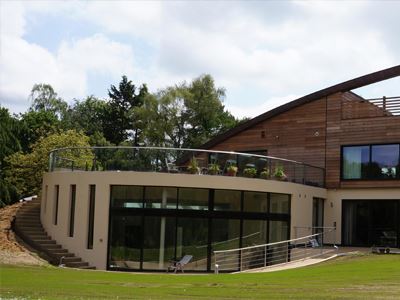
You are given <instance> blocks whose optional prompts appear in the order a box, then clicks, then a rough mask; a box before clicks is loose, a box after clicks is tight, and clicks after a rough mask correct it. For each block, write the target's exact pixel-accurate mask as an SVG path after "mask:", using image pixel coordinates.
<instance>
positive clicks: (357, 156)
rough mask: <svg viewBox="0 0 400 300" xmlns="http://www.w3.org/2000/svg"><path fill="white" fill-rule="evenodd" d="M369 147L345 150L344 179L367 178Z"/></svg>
mask: <svg viewBox="0 0 400 300" xmlns="http://www.w3.org/2000/svg"><path fill="white" fill-rule="evenodd" d="M368 164H369V146H357V147H344V148H343V179H360V178H366V177H367V169H368Z"/></svg>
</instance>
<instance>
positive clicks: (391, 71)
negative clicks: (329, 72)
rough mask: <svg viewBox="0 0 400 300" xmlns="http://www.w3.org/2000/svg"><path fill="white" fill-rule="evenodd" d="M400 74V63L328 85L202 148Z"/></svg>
mask: <svg viewBox="0 0 400 300" xmlns="http://www.w3.org/2000/svg"><path fill="white" fill-rule="evenodd" d="M397 76H400V65H398V66H394V67H391V68H388V69H384V70H381V71H377V72H374V73H370V74H367V75H364V76H361V77H357V78H354V79H351V80H348V81H344V82H342V83H339V84H336V85H333V86H330V87H327V88H325V89H322V90H319V91H317V92H314V93H311V94H308V95H306V96H303V97H301V98H298V99H296V100H293V101H291V102H288V103H286V104H283V105H281V106H279V107H277V108H274V109H272V110H269V111H267V112H265V113H263V114H261V115H259V116H257V117H255V118H253V119H251V120H249V121H246V122H244V123H242V124H240V125H238V126H236V127H234V128H232V129H230V130H228V131H226V132H224V133H222V134H220V135H218V136H216V137H215V138H213V139H212V140H210V141H208V142H207V143H205V144H203V145H202V146H201V147H200V148H202V149H207V148H210V147H213V146H215V145H217V144H219V143H221V142H222V141H224V140H226V139H228V138H230V137H231V136H234V135H236V134H238V133H239V132H241V131H243V130H246V129H247V128H249V127H251V126H254V125H256V124H258V123H260V122H262V121H265V120H267V119H270V118H272V117H275V116H277V115H279V114H281V113H284V112H286V111H288V110H291V109H293V108H295V107H298V106H300V105H303V104H306V103H309V102H312V101H315V100H318V99H321V98H323V97H326V96H329V95H332V94H335V93H338V92H347V91H350V90H353V89H357V88H360V87H363V86H366V85H369V84H373V83H376V82H379V81H383V80H386V79H390V78H393V77H397Z"/></svg>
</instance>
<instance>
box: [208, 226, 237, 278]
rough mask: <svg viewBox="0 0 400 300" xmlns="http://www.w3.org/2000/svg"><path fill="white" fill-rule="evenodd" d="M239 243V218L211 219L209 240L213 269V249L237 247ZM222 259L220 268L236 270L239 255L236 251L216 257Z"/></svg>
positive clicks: (212, 266)
mask: <svg viewBox="0 0 400 300" xmlns="http://www.w3.org/2000/svg"><path fill="white" fill-rule="evenodd" d="M239 245H240V220H235V219H213V220H212V241H211V253H212V256H211V269H212V270H214V268H215V265H214V261H215V258H214V255H213V253H214V251H216V250H227V249H235V248H239ZM218 260H219V261H223V263H222V266H224V267H222V268H220V270H221V271H222V270H237V269H238V268H239V256H238V253H237V252H232V253H226V254H224V256H223V257H222V256H219V257H218Z"/></svg>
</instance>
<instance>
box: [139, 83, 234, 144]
mask: <svg viewBox="0 0 400 300" xmlns="http://www.w3.org/2000/svg"><path fill="white" fill-rule="evenodd" d="M224 96H225V91H224V89H222V88H216V87H215V85H214V80H213V79H212V77H211V76H210V75H203V76H201V77H199V78H196V79H194V80H193V81H192V82H191V83H190V84H187V83H183V84H181V85H179V86H174V87H168V88H166V89H163V90H161V91H160V92H159V93H158V94H157V95H156V96H155V99H154V98H150V97H147V98H145V103H144V105H143V108H142V109H141V110H137V113H138V114H139V115H140V117H141V118H142V120H143V123H144V124H145V126H144V136H145V137H146V139H145V141H146V142H147V143H148V144H152V145H165V146H172V147H175V148H196V147H198V146H200V145H202V144H203V143H205V142H206V141H208V140H209V139H210V138H212V137H214V136H216V135H218V134H220V133H222V132H224V131H226V130H228V129H230V128H232V127H234V126H236V125H237V124H238V122H239V121H238V120H236V119H235V118H234V117H233V116H232V115H231V114H230V113H229V112H228V111H226V110H225V107H224V105H223V104H222V103H223V98H224Z"/></svg>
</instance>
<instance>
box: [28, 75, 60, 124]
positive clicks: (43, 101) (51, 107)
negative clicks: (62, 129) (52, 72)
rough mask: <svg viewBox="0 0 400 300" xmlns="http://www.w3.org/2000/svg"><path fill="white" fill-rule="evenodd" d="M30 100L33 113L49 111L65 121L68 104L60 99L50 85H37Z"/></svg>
mask: <svg viewBox="0 0 400 300" xmlns="http://www.w3.org/2000/svg"><path fill="white" fill-rule="evenodd" d="M30 98H31V100H32V105H31V107H30V110H32V111H47V112H52V113H53V114H55V115H56V116H57V117H58V119H60V120H61V119H63V117H64V115H65V112H66V110H67V108H68V104H67V103H66V102H65V101H64V100H62V99H61V98H60V97H58V95H57V93H56V92H55V91H54V89H53V87H52V86H51V85H50V84H44V83H41V84H35V85H34V86H33V88H32V90H31V95H30Z"/></svg>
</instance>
